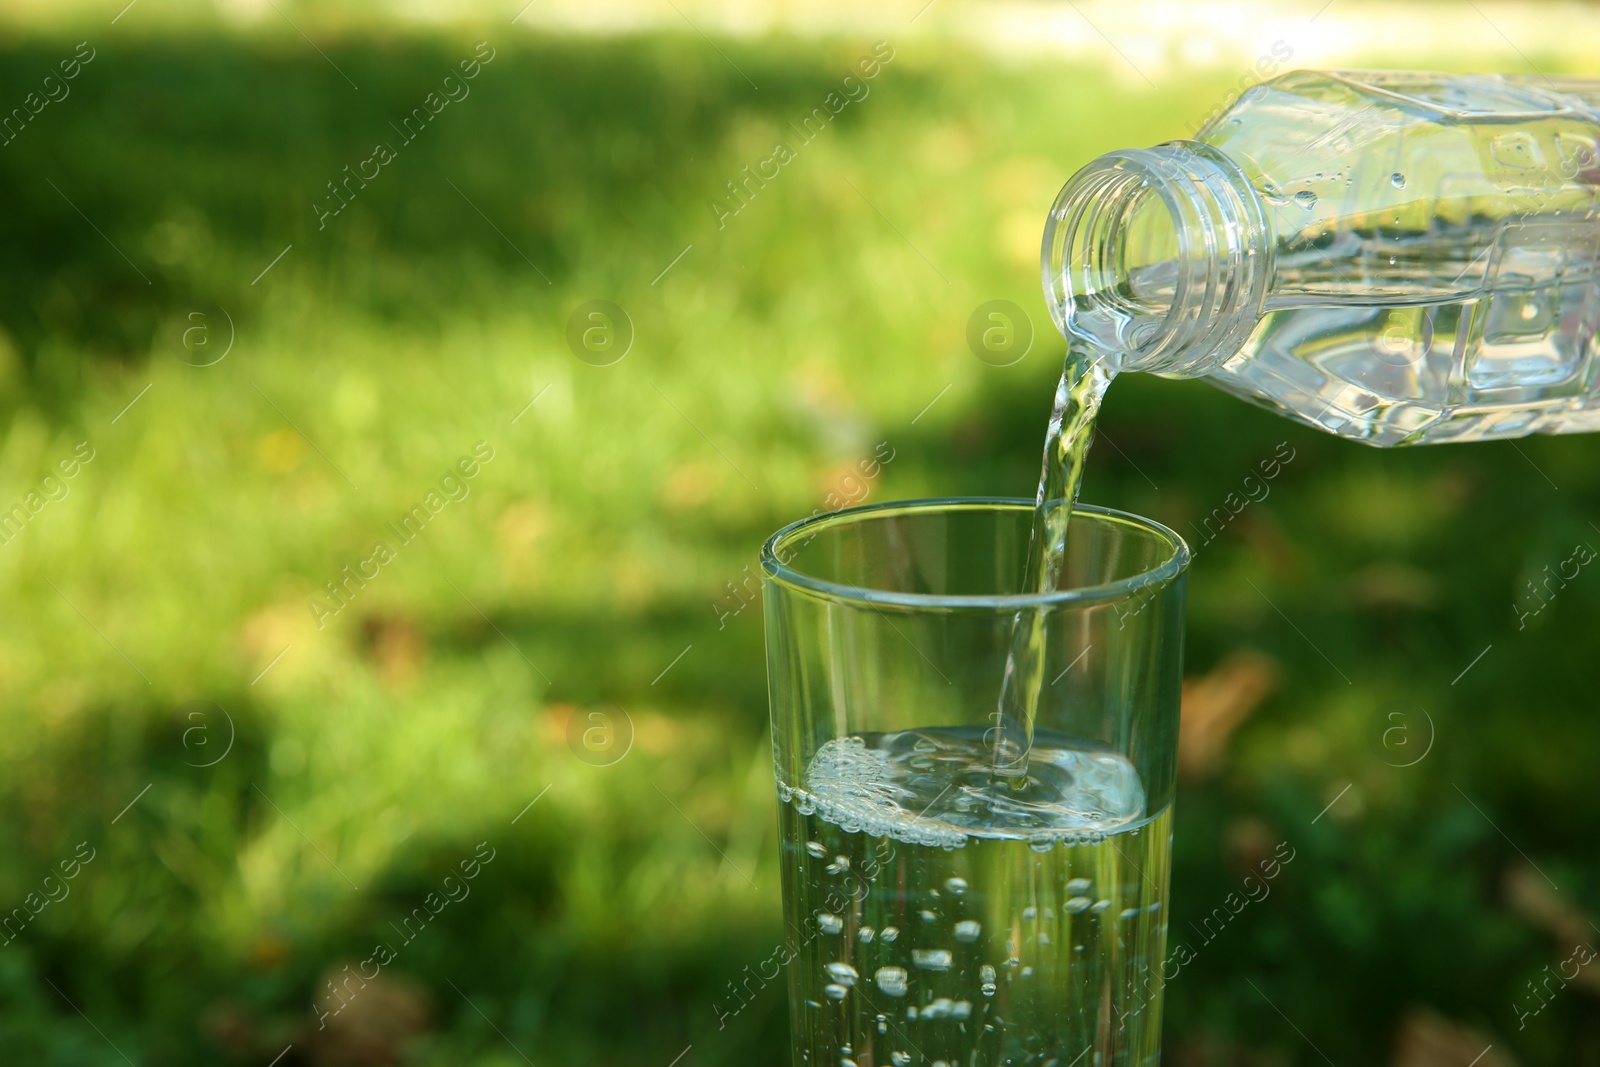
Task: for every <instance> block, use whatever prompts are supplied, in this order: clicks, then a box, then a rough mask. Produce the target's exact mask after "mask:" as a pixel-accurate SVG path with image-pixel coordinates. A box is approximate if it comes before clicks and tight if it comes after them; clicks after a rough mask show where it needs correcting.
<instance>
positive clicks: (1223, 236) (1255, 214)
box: [1042, 141, 1272, 378]
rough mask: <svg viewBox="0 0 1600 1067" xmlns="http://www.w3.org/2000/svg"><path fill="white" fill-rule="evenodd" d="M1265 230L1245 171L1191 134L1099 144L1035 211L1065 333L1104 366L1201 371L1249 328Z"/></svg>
mask: <svg viewBox="0 0 1600 1067" xmlns="http://www.w3.org/2000/svg"><path fill="white" fill-rule="evenodd" d="M1271 261H1272V239H1271V230H1270V227H1269V225H1268V223H1267V219H1266V215H1265V212H1264V211H1263V209H1262V206H1261V202H1260V200H1259V199H1258V198H1257V197H1256V193H1255V190H1254V189H1253V188H1252V187H1251V185H1250V182H1249V180H1248V179H1247V178H1246V177H1245V175H1244V173H1243V172H1242V171H1241V170H1240V169H1239V167H1238V165H1237V164H1235V163H1234V162H1233V161H1232V160H1231V159H1229V158H1228V157H1227V156H1225V155H1223V154H1222V153H1221V152H1219V151H1218V150H1217V149H1215V148H1213V147H1211V146H1210V145H1207V144H1202V143H1201V142H1198V141H1172V142H1169V143H1167V144H1164V145H1160V146H1158V147H1156V148H1137V149H1129V150H1126V151H1121V152H1112V153H1109V154H1107V155H1104V156H1101V157H1100V158H1099V159H1097V160H1095V161H1094V162H1092V163H1090V164H1089V165H1088V166H1086V167H1084V168H1083V169H1082V170H1080V171H1078V173H1077V174H1075V175H1073V176H1072V178H1071V180H1069V181H1068V182H1067V184H1066V186H1065V187H1063V188H1062V190H1061V193H1060V195H1058V196H1057V197H1056V201H1055V204H1054V205H1053V206H1052V207H1051V209H1050V217H1049V219H1048V221H1047V222H1046V223H1045V231H1044V249H1043V256H1042V267H1043V274H1044V290H1045V298H1046V300H1047V302H1048V303H1049V306H1050V314H1051V316H1052V317H1053V318H1054V319H1055V322H1056V326H1057V327H1058V328H1059V329H1060V330H1061V332H1062V333H1063V334H1064V335H1065V336H1066V337H1067V339H1068V341H1069V343H1071V342H1077V343H1081V344H1083V345H1085V346H1086V347H1087V348H1089V349H1090V350H1091V351H1093V352H1094V353H1095V354H1096V355H1097V356H1099V357H1100V358H1103V359H1106V360H1109V361H1111V364H1112V369H1113V370H1114V371H1121V370H1142V371H1149V372H1151V373H1154V374H1161V375H1166V376H1168V377H1178V378H1192V377H1198V376H1200V375H1203V374H1209V373H1210V372H1212V371H1213V370H1216V369H1217V368H1218V367H1220V366H1221V365H1222V363H1223V362H1224V361H1225V360H1227V359H1228V358H1229V357H1230V356H1232V355H1233V354H1234V353H1235V352H1237V351H1238V350H1239V349H1240V348H1241V347H1242V346H1243V345H1244V343H1245V341H1246V340H1247V339H1248V338H1249V336H1250V332H1251V331H1252V330H1254V329H1255V326H1256V323H1257V321H1258V320H1259V319H1260V316H1261V309H1262V303H1263V301H1264V299H1265V297H1266V291H1267V282H1268V278H1269V276H1270V275H1271V273H1272V262H1271Z"/></svg>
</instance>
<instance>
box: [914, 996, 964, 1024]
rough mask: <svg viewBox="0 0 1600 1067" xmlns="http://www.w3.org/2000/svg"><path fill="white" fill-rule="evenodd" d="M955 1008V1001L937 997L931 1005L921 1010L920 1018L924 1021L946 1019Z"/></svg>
mask: <svg viewBox="0 0 1600 1067" xmlns="http://www.w3.org/2000/svg"><path fill="white" fill-rule="evenodd" d="M955 1006H956V1005H955V1001H953V1000H951V999H950V998H949V997H938V998H936V999H935V1000H934V1002H933V1003H932V1004H929V1005H928V1006H927V1007H926V1008H923V1009H922V1017H923V1018H924V1019H948V1018H950V1012H951V1011H952V1010H953V1009H954V1008H955Z"/></svg>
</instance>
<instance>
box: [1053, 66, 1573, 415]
mask: <svg viewBox="0 0 1600 1067" xmlns="http://www.w3.org/2000/svg"><path fill="white" fill-rule="evenodd" d="M1043 273H1044V286H1045V292H1046V296H1047V299H1048V302H1049V304H1050V309H1051V313H1052V315H1053V316H1054V318H1055V320H1056V325H1057V326H1058V327H1059V328H1060V329H1061V331H1062V333H1063V334H1065V335H1066V337H1067V338H1068V341H1069V343H1071V344H1074V345H1077V346H1079V347H1080V348H1083V349H1086V350H1088V351H1089V352H1091V353H1093V354H1094V355H1095V356H1096V357H1097V358H1101V359H1104V360H1106V361H1107V362H1108V366H1109V368H1110V369H1111V371H1112V372H1113V373H1115V372H1116V371H1119V370H1143V371H1149V372H1152V373H1155V374H1159V375H1163V376H1168V377H1199V376H1205V377H1207V378H1208V379H1209V380H1210V381H1211V382H1213V383H1214V384H1215V385H1217V386H1218V387H1220V388H1222V389H1224V390H1226V391H1228V392H1230V393H1233V394H1236V395H1238V396H1241V397H1243V398H1245V399H1247V400H1251V401H1253V402H1256V403H1259V404H1262V405H1265V406H1267V407H1270V408H1272V409H1274V410H1277V411H1279V412H1281V413H1282V414H1285V415H1288V416H1290V417H1292V418H1295V419H1298V420H1300V421H1302V422H1306V423H1309V424H1310V425H1313V426H1316V427H1318V428H1320V429H1323V430H1326V431H1328V432H1330V433H1335V434H1338V435H1340V436H1343V437H1349V438H1352V439H1355V440H1360V441H1364V442H1366V443H1368V444H1372V445H1384V446H1387V445H1399V444H1422V443H1430V442H1439V441H1468V440H1482V439H1489V438H1503V437H1520V436H1523V435H1525V434H1530V433H1575V432H1583V431H1588V430H1600V358H1597V356H1596V349H1597V340H1596V333H1597V329H1600V81H1580V80H1573V79H1556V80H1549V79H1545V78H1541V77H1536V76H1535V77H1515V76H1505V75H1451V74H1429V73H1421V72H1400V71H1381V72H1380V71H1343V72H1313V71H1298V72H1294V73H1290V74H1285V75H1283V76H1281V77H1278V78H1275V79H1273V80H1271V81H1269V82H1265V83H1263V84H1261V85H1258V86H1255V87H1254V88H1252V89H1250V90H1248V91H1246V92H1245V93H1244V94H1243V95H1242V96H1240V97H1239V99H1238V100H1237V101H1236V102H1235V103H1234V105H1233V106H1232V107H1231V108H1229V109H1228V110H1227V111H1225V112H1223V113H1222V114H1221V115H1219V116H1218V117H1217V118H1216V119H1215V120H1213V121H1212V122H1211V123H1210V124H1209V125H1207V126H1206V127H1205V128H1204V129H1203V130H1201V131H1200V133H1199V134H1198V137H1197V139H1196V140H1193V141H1174V142H1170V143H1168V144H1164V145H1160V146H1158V147H1156V148H1150V149H1131V150H1127V151H1120V152H1113V153H1110V154H1108V155H1105V156H1102V157H1101V158H1100V159H1098V160H1096V161H1094V162H1093V163H1091V164H1089V165H1088V166H1087V167H1085V168H1084V169H1083V170H1081V171H1079V172H1078V173H1077V174H1076V175H1074V176H1073V178H1072V179H1071V180H1070V181H1069V182H1068V183H1067V185H1066V186H1065V187H1064V188H1063V189H1062V191H1061V193H1060V195H1059V196H1058V197H1057V198H1056V202H1055V205H1054V206H1053V207H1052V209H1051V211H1050V216H1049V220H1048V222H1047V224H1046V228H1045V235H1044V251H1043Z"/></svg>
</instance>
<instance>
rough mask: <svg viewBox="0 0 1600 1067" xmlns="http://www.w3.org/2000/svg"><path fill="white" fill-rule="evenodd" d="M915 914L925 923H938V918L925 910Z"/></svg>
mask: <svg viewBox="0 0 1600 1067" xmlns="http://www.w3.org/2000/svg"><path fill="white" fill-rule="evenodd" d="M917 914H918V915H920V916H922V921H923V922H925V923H934V922H938V921H939V916H937V915H935V914H934V913H933V912H931V911H929V910H928V909H927V908H923V909H922V910H921V911H919V912H917Z"/></svg>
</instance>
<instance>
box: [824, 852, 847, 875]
mask: <svg viewBox="0 0 1600 1067" xmlns="http://www.w3.org/2000/svg"><path fill="white" fill-rule="evenodd" d="M849 869H850V857H849V856H835V857H833V862H832V863H830V864H828V865H827V866H826V867H824V868H823V870H825V871H827V872H828V873H829V874H843V873H844V872H845V871H848V870H849Z"/></svg>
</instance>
